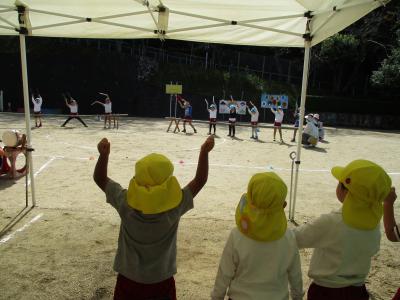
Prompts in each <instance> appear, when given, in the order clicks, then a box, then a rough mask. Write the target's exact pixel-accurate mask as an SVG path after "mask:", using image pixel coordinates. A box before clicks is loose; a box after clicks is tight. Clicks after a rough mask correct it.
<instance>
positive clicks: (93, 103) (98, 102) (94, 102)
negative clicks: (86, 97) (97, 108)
mask: <svg viewBox="0 0 400 300" xmlns="http://www.w3.org/2000/svg"><path fill="white" fill-rule="evenodd" d="M96 103H97V104H101V105H103V106H104V103H103V102H100V101H93V102H92V104H90V105H95V104H96Z"/></svg>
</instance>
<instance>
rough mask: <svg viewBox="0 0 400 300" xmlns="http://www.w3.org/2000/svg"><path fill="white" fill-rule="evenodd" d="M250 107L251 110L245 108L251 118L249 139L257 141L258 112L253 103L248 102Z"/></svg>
mask: <svg viewBox="0 0 400 300" xmlns="http://www.w3.org/2000/svg"><path fill="white" fill-rule="evenodd" d="M250 105H251V106H252V107H251V108H250V107H249V106H247V110H248V111H249V114H250V116H251V120H250V122H251V138H252V139H255V140H258V130H259V129H258V126H257V125H258V116H259V115H260V113H259V112H258V109H257V107H256V106H255V105H254V104H253V102H251V101H250Z"/></svg>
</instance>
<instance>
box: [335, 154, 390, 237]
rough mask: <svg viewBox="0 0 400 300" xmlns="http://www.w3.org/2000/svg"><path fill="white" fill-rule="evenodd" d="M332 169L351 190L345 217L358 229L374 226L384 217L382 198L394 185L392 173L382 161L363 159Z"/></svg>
mask: <svg viewBox="0 0 400 300" xmlns="http://www.w3.org/2000/svg"><path fill="white" fill-rule="evenodd" d="M331 172H332V175H333V176H334V177H335V178H336V179H337V180H339V182H341V183H342V184H343V185H344V186H345V187H346V189H347V190H348V193H347V195H346V198H345V199H344V202H343V209H342V216H343V221H344V222H345V223H346V224H347V225H349V226H350V227H354V228H357V229H362V230H372V229H374V228H375V227H376V226H377V225H378V224H379V222H380V220H381V218H382V214H383V207H382V202H383V201H384V200H385V198H386V197H387V195H388V194H389V192H390V189H391V186H392V180H391V179H390V177H389V175H388V174H387V173H386V172H385V170H384V169H383V168H382V167H380V166H379V165H377V164H375V163H373V162H372V161H369V160H363V159H358V160H354V161H352V162H351V163H349V164H348V165H347V166H345V167H334V168H332V171H331Z"/></svg>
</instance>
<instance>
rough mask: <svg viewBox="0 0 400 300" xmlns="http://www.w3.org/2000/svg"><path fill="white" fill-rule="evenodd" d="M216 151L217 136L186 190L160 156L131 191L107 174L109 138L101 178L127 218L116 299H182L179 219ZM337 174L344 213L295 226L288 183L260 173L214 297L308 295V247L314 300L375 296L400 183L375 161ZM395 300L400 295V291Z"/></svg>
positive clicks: (147, 162)
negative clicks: (371, 281)
mask: <svg viewBox="0 0 400 300" xmlns="http://www.w3.org/2000/svg"><path fill="white" fill-rule="evenodd" d="M213 148H214V137H213V136H210V137H208V139H207V140H206V141H205V142H204V143H203V145H202V146H201V150H200V154H199V159H198V165H197V171H196V175H195V177H194V178H193V180H191V181H190V182H189V183H188V184H187V185H186V186H185V187H184V188H182V187H181V185H180V184H179V182H178V180H177V178H176V177H175V176H173V170H174V166H173V164H172V163H171V161H170V160H169V159H168V158H167V157H165V156H163V155H161V154H155V153H152V154H150V155H147V156H145V157H144V158H142V159H140V160H139V161H137V162H136V165H135V174H134V175H133V177H132V179H131V181H130V183H129V187H128V189H124V188H123V187H121V185H120V184H118V183H116V182H115V181H113V180H112V179H110V178H109V177H108V175H107V169H108V158H109V154H110V143H109V141H108V140H107V139H105V138H104V139H102V140H101V141H100V142H99V144H98V150H99V153H100V155H99V158H98V161H97V164H96V167H95V170H94V175H93V178H94V180H95V182H96V184H97V185H98V186H99V187H100V188H101V189H102V190H103V191H104V192H105V194H106V198H107V202H108V203H110V204H111V205H112V206H113V207H114V208H115V209H116V210H117V211H118V213H119V216H120V217H121V225H120V231H119V239H118V248H117V254H116V256H115V261H114V270H115V271H116V272H117V273H118V277H117V282H116V286H115V291H114V299H116V300H119V299H170V300H174V299H176V289H175V281H174V277H173V276H174V275H175V274H176V272H177V268H176V254H177V247H176V244H177V230H178V224H179V221H180V218H181V216H182V215H183V214H185V213H186V212H187V211H189V210H190V209H192V208H193V198H194V197H195V196H196V195H197V194H198V193H199V192H200V190H201V189H202V188H203V186H204V185H205V184H206V182H207V179H208V170H209V161H208V156H209V152H210V151H211V150H212V149H213ZM331 173H332V175H333V177H334V178H335V179H336V180H337V187H336V197H337V200H339V202H340V203H341V207H340V209H338V210H337V211H334V212H332V213H329V214H324V215H321V216H320V217H319V218H317V219H315V220H313V221H312V222H309V223H308V224H305V225H302V226H299V227H297V228H296V229H294V230H291V229H288V228H287V219H286V215H285V212H284V208H285V206H286V201H285V198H286V195H287V186H286V184H285V183H284V181H283V180H282V179H281V178H280V177H279V176H278V175H277V174H276V173H274V172H264V173H258V174H255V175H253V176H252V177H251V178H250V181H249V183H248V186H247V192H246V193H244V194H243V195H242V196H241V197H240V200H239V203H238V205H237V208H236V214H235V223H236V226H235V228H233V229H232V231H231V233H230V235H229V237H228V240H227V242H226V245H225V248H224V250H223V253H222V257H221V259H220V264H219V268H218V273H217V276H216V280H215V284H214V287H213V290H212V293H211V299H213V300H223V299H225V297H226V296H228V297H229V299H231V300H250V299H263V300H264V299H273V300H287V299H289V290H290V294H291V297H292V299H294V300H300V299H303V296H304V292H303V281H302V271H301V265H300V255H299V249H303V248H313V249H314V252H313V254H312V257H311V262H310V266H309V271H308V276H309V277H310V278H311V279H312V283H311V285H310V287H309V288H308V292H307V299H308V300H343V299H344V300H364V299H365V300H366V299H369V294H368V292H367V289H366V287H365V281H366V278H367V276H368V273H369V270H370V266H371V258H372V256H373V255H375V254H376V253H377V252H378V251H379V245H380V220H381V218H382V215H383V216H384V224H385V230H386V234H387V236H388V238H389V239H390V240H393V241H400V234H399V225H396V222H395V219H394V214H393V203H394V201H395V200H396V198H397V196H396V193H395V189H394V188H393V187H392V182H391V179H390V177H389V176H388V174H387V173H386V172H385V171H384V169H383V168H382V167H380V166H379V165H377V164H375V163H373V162H371V161H368V160H362V159H359V160H355V161H352V162H351V163H349V164H348V165H347V166H345V167H334V168H333V169H332V171H331ZM238 196H239V195H238ZM322 201H325V199H322ZM382 203H384V204H383V205H382ZM383 206H384V210H383ZM393 299H396V300H399V299H400V289H399V291H398V293H397V295H396V296H395V298H393Z"/></svg>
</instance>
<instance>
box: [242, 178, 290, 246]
mask: <svg viewBox="0 0 400 300" xmlns="http://www.w3.org/2000/svg"><path fill="white" fill-rule="evenodd" d="M286 194H287V187H286V184H285V183H284V182H283V180H282V179H281V178H280V177H279V176H278V175H277V174H275V173H273V172H265V173H258V174H255V175H253V177H251V179H250V182H249V184H248V186H247V194H244V195H243V196H242V198H241V199H240V202H239V204H238V206H237V208H236V217H235V219H236V225H237V227H238V228H239V230H240V231H241V232H242V233H243V234H245V235H246V236H248V237H249V238H251V239H253V240H256V241H263V242H269V241H275V240H278V239H280V238H281V237H282V236H283V235H284V234H285V232H286V228H287V219H286V215H285V212H284V207H283V205H284V202H285V198H286Z"/></svg>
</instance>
